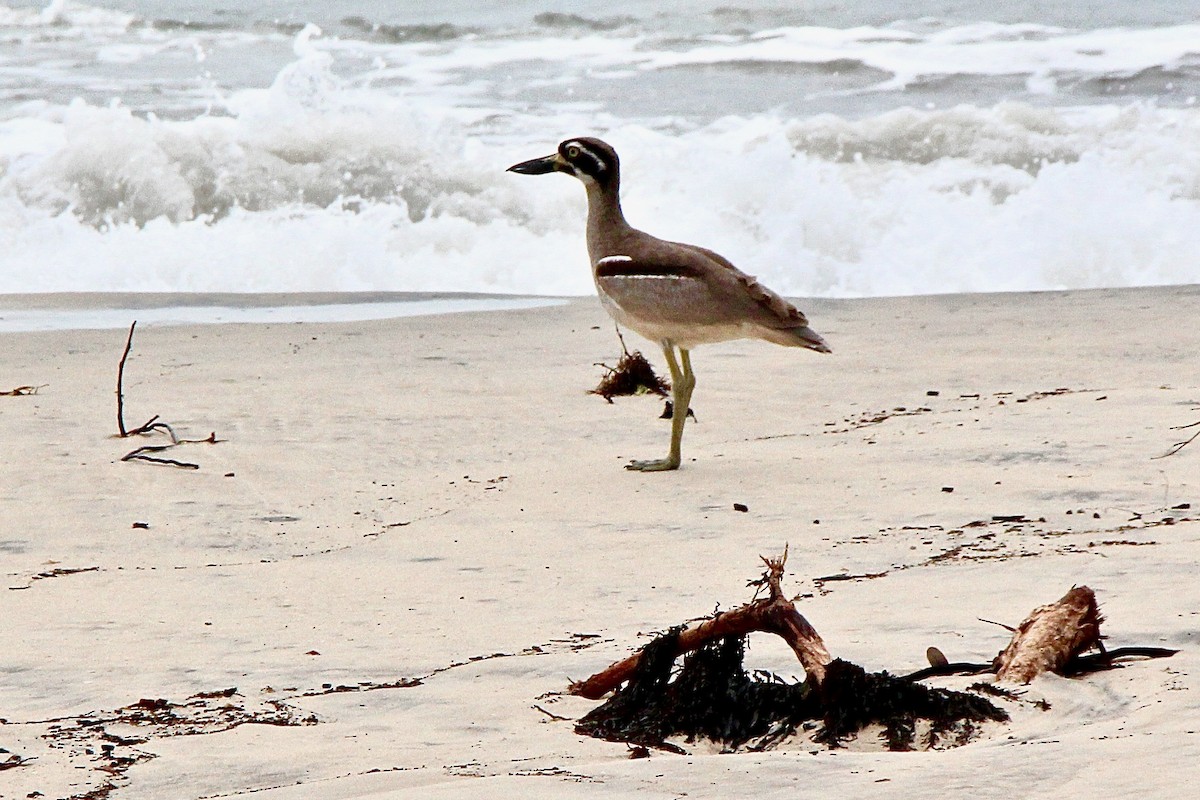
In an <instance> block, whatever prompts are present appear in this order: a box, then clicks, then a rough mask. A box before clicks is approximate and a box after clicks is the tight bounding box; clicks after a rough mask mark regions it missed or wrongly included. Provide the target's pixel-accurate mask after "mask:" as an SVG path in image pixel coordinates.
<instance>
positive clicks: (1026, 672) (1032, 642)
mask: <svg viewBox="0 0 1200 800" xmlns="http://www.w3.org/2000/svg"><path fill="white" fill-rule="evenodd" d="M1102 621H1103V617H1102V616H1101V615H1100V609H1099V608H1098V607H1097V605H1096V594H1095V593H1094V592H1093V591H1092V590H1091V589H1089V588H1088V587H1086V586H1076V587H1073V588H1072V589H1071V591H1069V592H1067V593H1066V594H1065V595H1063V596H1062V598H1060V599H1059V600H1058V601H1057V602H1054V603H1050V604H1048V605H1044V606H1038V607H1037V608H1035V609H1034V610H1033V611H1032V612H1030V614H1029V616H1028V617H1026V618H1025V620H1024V621H1023V622H1021V624H1020V625H1018V626H1017V630H1016V633H1015V634H1014V635H1013V638H1012V641H1010V642H1009V644H1008V646H1007V647H1005V648H1004V650H1003V651H1001V653H1000V655H998V656H997V657H996V660H995V662H994V663H995V667H996V679H997V680H998V681H1006V682H1011V683H1029V682H1030V681H1032V680H1033V679H1034V678H1035V677H1037V676H1038V675H1040V674H1041V673H1043V672H1060V671H1061V670H1062V668H1063V667H1064V666H1066V664H1067V663H1068V662H1069V661H1070V660H1071V659H1072V658H1074V657H1076V656H1078V655H1080V654H1082V653H1084V652H1086V651H1088V650H1091V649H1092V648H1100V649H1101V650H1103V645H1102V644H1101V643H1100V623H1101V622H1102Z"/></svg>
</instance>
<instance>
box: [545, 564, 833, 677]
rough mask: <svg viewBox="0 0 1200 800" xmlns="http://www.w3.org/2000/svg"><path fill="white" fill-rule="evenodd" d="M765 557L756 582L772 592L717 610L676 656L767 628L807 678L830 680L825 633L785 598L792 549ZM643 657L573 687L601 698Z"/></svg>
mask: <svg viewBox="0 0 1200 800" xmlns="http://www.w3.org/2000/svg"><path fill="white" fill-rule="evenodd" d="M762 561H763V563H764V564H766V566H767V572H766V574H765V575H764V576H763V578H762V579H761V580H760V581H755V584H757V585H759V586H762V585H764V584H765V585H766V586H767V587H768V589H769V592H770V593H769V595H768V596H767V597H766V598H762V599H758V600H755V601H753V602H751V603H749V604H747V605H744V606H742V607H741V608H737V609H734V610H733V611H726V612H724V613H718V614H716V615H715V616H713V617H711V618H709V619H705V620H703V621H701V622H700V623H698V624H696V625H694V626H692V627H689V628H685V629H684V630H682V631H680V632H679V634H678V637H677V643H676V652H675V653H673V654H672V657H673V658H678V657H679V656H681V655H683V654H684V653H690V652H691V651H693V650H695V649H697V648H698V647H700V646H701V645H703V644H705V643H707V642H710V641H713V640H716V639H723V638H725V637H728V636H745V635H746V634H748V633H753V632H755V631H764V632H767V633H774V634H778V635H779V636H780V637H782V638H783V640H784V641H785V642H787V643H788V645H789V646H791V648H792V650H793V651H794V652H795V653H796V658H798V659H799V660H800V665H801V666H802V667H804V672H805V674H806V675H807V676H808V680H809V681H810V682H811V683H813V684H814V685H816V684H820V683H821V681H822V680H824V678H825V668H826V667H827V666H828V665H829V662H830V661H832V660H833V659H832V658H830V656H829V651H828V650H827V649H826V647H825V643H824V642H823V641H821V636H820V634H818V633H817V631H816V629H815V628H813V626H812V625H810V624H809V622H808V620H806V619H805V618H804V617H803V616H801V614H800V612H799V611H797V610H796V607H795V606H794V605H792V601H791V600H788V599H787V598H786V597H784V596H783V591H782V589H781V588H780V581H781V580H782V578H783V567H784V564H785V563H786V562H787V550H786V548H785V549H784V553H783V555H782V556H780V557H779V558H777V559H771V558H763V559H762ZM641 658H642V652H641V651H639V652H637V653H634V654H633V655H631V656H629V658H626V659H623V660H621V661H618V662H617V663H615V664H613V665H611V666H610V667H608V668H607V669H604V670H602V671H600V672H597V673H596V674H595V675H593V676H591V677H590V678H588V679H587V680H583V681H578V682H576V683H573V684H571V686H570V688H569V689H568V691H569V692H570V693H571V694H574V695H579V696H580V697H586V698H588V699H589V700H598V699H600V698H601V697H603V696H604V695H606V694H608V693H609V692H611V691H612V690H613V689H615V688H617V687H618V686H620V685H621V684H622V683H624V682H625V681H627V680H629V679H630V678H631V677H633V674H634V673H635V672H636V671H637V668H638V663H639V662H640V661H641Z"/></svg>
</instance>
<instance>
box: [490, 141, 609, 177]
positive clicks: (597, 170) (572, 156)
mask: <svg viewBox="0 0 1200 800" xmlns="http://www.w3.org/2000/svg"><path fill="white" fill-rule="evenodd" d="M508 171H509V172H516V173H519V174H521V175H545V174H546V173H549V172H565V173H567V174H568V175H574V176H575V177H576V178H578V179H579V180H581V181H583V182H584V183H585V184H590V183H596V184H599V185H600V186H610V185H615V184H616V181H617V177H618V175H619V173H620V162H619V161H618V160H617V151H616V150H613V149H612V147H610V146H609V145H608V144H607V143H606V142H602V141H600V140H599V139H593V138H591V137H590V136H581V137H579V138H577V139H567V140H566V141H565V142H563V143H562V144H560V145H559V146H558V152H557V153H554V154H553V155H549V156H545V157H543V158H534V159H531V160H529V161H522V162H521V163H520V164H513V165H512V166H511V167H509V168H508Z"/></svg>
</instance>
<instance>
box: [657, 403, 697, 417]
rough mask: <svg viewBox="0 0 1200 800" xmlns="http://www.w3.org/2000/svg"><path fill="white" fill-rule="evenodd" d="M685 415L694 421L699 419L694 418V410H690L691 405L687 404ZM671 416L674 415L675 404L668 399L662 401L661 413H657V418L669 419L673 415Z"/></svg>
mask: <svg viewBox="0 0 1200 800" xmlns="http://www.w3.org/2000/svg"><path fill="white" fill-rule="evenodd" d="M687 415H688V416H689V417H690V418H691V419H693V420H695V421H696V422H699V421H700V420H698V419H696V412H695V411H693V410H692V407H691V406H688V413H687ZM673 416H675V404H674V403H672V402H671V401H670V400H667V401H666V402H665V403H663V410H662V413H661V414H659V415H658V418H659V419H671V417H673Z"/></svg>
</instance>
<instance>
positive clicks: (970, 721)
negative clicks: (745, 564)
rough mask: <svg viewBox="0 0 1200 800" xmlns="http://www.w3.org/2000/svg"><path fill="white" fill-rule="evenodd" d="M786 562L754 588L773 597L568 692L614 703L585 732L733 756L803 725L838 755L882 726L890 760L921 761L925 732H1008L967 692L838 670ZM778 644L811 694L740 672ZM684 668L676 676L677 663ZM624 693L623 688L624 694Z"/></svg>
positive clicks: (840, 665)
mask: <svg viewBox="0 0 1200 800" xmlns="http://www.w3.org/2000/svg"><path fill="white" fill-rule="evenodd" d="M786 559H787V551H786V550H785V551H784V554H783V556H781V557H779V558H775V559H767V558H763V559H762V560H763V563H764V564H766V566H767V571H766V572H765V573H764V574H763V576H762V578H761V579H759V580H757V581H752V582H751V583H750V585H751V586H755V587H757V588H758V590H759V591H761V590H762V589H763V587H764V586H765V587H766V588H767V589H768V596H767V597H765V598H756V599H754V600H752V601H751V602H750V603H748V604H746V605H743V606H741V607H739V608H736V609H733V610H732V611H727V612H723V613H717V614H715V615H714V616H711V617H707V618H704V619H702V620H700V621H699V622H693V623H689V624H685V625H679V626H676V627H674V628H672V629H671V630H669V631H668V632H667V633H665V634H663V635H661V636H659V637H657V638H655V639H654V640H653V641H652V642H650V643H649V644H648V645H646V646H645V647H643V648H642V649H641V650H639V651H638V652H637V653H635V654H634V655H632V656H630V657H628V658H626V659H624V660H622V661H619V662H617V663H615V664H613V665H611V666H609V667H608V668H607V669H605V670H602V671H601V672H599V673H596V674H595V675H593V676H591V677H590V678H588V679H586V680H583V681H579V682H576V683H574V684H572V685H571V686H570V688H569V690H568V691H569V692H570V693H571V694H574V695H579V696H581V697H587V698H590V699H599V698H601V697H603V696H604V695H605V694H607V693H608V692H610V691H613V690H616V691H615V693H614V694H613V695H612V697H610V698H609V699H608V700H607V702H605V703H604V704H603V705H601V706H599V707H597V708H595V709H593V710H592V711H591V712H589V713H588V714H587V715H585V716H584V717H583V718H581V719H580V720H579V722H578V723H577V724H576V728H575V729H576V731H577V732H579V733H582V734H586V735H588V736H594V737H597V738H601V739H607V740H610V741H621V742H626V743H628V744H631V745H640V746H642V747H648V748H655V749H659V750H666V751H668V752H677V753H682V752H684V751H683V749H682V748H681V747H680V746H679V745H676V744H673V743H672V742H669V741H667V740H668V739H669V738H671V737H685V738H686V740H687V741H688V742H692V741H695V740H696V739H700V738H704V739H709V740H711V741H714V742H718V743H720V744H722V745H724V746H725V747H727V748H730V749H747V750H756V751H757V750H768V749H771V748H773V747H775V746H777V745H778V744H779V743H781V742H782V741H784V740H785V739H787V738H788V737H789V736H791V735H792V734H794V733H795V732H796V731H797V729H799V728H800V727H801V726H803V725H805V724H806V723H810V722H819V723H820V727H819V729H818V730H816V732H815V734H814V735H813V738H814V740H815V741H817V742H820V743H823V744H826V745H828V746H831V747H837V746H839V745H840V744H841V743H842V742H844V741H846V740H847V739H850V738H853V737H856V736H857V735H858V734H859V732H861V731H862V730H863V729H864V728H866V727H867V726H869V725H874V724H879V725H882V726H883V733H882V734H881V737H882V738H883V740H884V741H885V743H886V745H887V746H888V747H889V748H890V749H893V750H907V749H912V748H913V747H914V746H916V745H917V744H918V743H917V730H918V723H920V724H921V729H922V730H923V731H924V733H923V734H922V736H921V742H920V745H921V746H923V747H933V746H937V745H939V744H946V743H953V744H957V743H963V742H965V741H966V740H967V739H969V738H970V735H971V733H972V732H973V731H974V730H975V724H976V723H979V722H984V721H988V720H994V721H1002V720H1007V719H1008V715H1007V713H1006V712H1005V711H1004V710H1003V709H1000V708H998V707H996V706H995V705H993V704H992V703H991V702H990V701H988V700H987V699H985V698H983V697H981V696H979V695H976V694H969V693H964V692H952V691H949V690H945V689H931V688H929V687H926V686H923V685H920V684H917V683H914V682H913V681H910V680H906V679H904V678H899V677H896V676H893V675H889V674H888V673H886V672H883V673H867V672H866V671H865V670H864V669H862V668H861V667H859V666H857V665H855V664H851V663H849V662H847V661H843V660H841V659H834V658H832V657H831V656H830V654H829V651H828V650H827V648H826V647H825V644H824V642H823V641H822V640H821V637H820V635H819V634H818V633H817V632H816V630H815V629H813V627H812V626H811V625H810V624H809V623H808V621H807V620H805V618H804V617H803V616H802V615H801V614H800V613H799V611H797V610H796V607H795V605H794V604H793V603H792V601H791V600H788V599H787V598H786V597H785V596H784V595H783V592H782V589H781V585H780V584H781V580H782V577H783V569H784V563H785V562H786ZM760 631H761V632H768V633H774V634H776V635H778V636H780V637H781V638H783V639H784V641H786V642H787V643H788V645H790V646H791V648H792V650H793V652H795V653H796V657H797V659H798V660H799V661H800V664H801V666H802V667H803V668H804V672H805V675H806V678H805V680H804V681H803V682H788V681H786V680H784V679H782V678H780V677H778V676H776V675H772V674H770V673H764V672H761V671H755V672H754V673H753V674H751V673H748V672H747V671H746V670H745V668H744V666H743V656H744V654H745V637H746V635H747V634H749V633H752V632H760ZM680 656H683V657H684V658H683V664H682V667H680V668H679V669H678V671H676V669H675V661H676V659H678V658H679V657H680ZM621 684H625V685H624V687H623V688H618V687H619V686H620V685H621Z"/></svg>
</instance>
